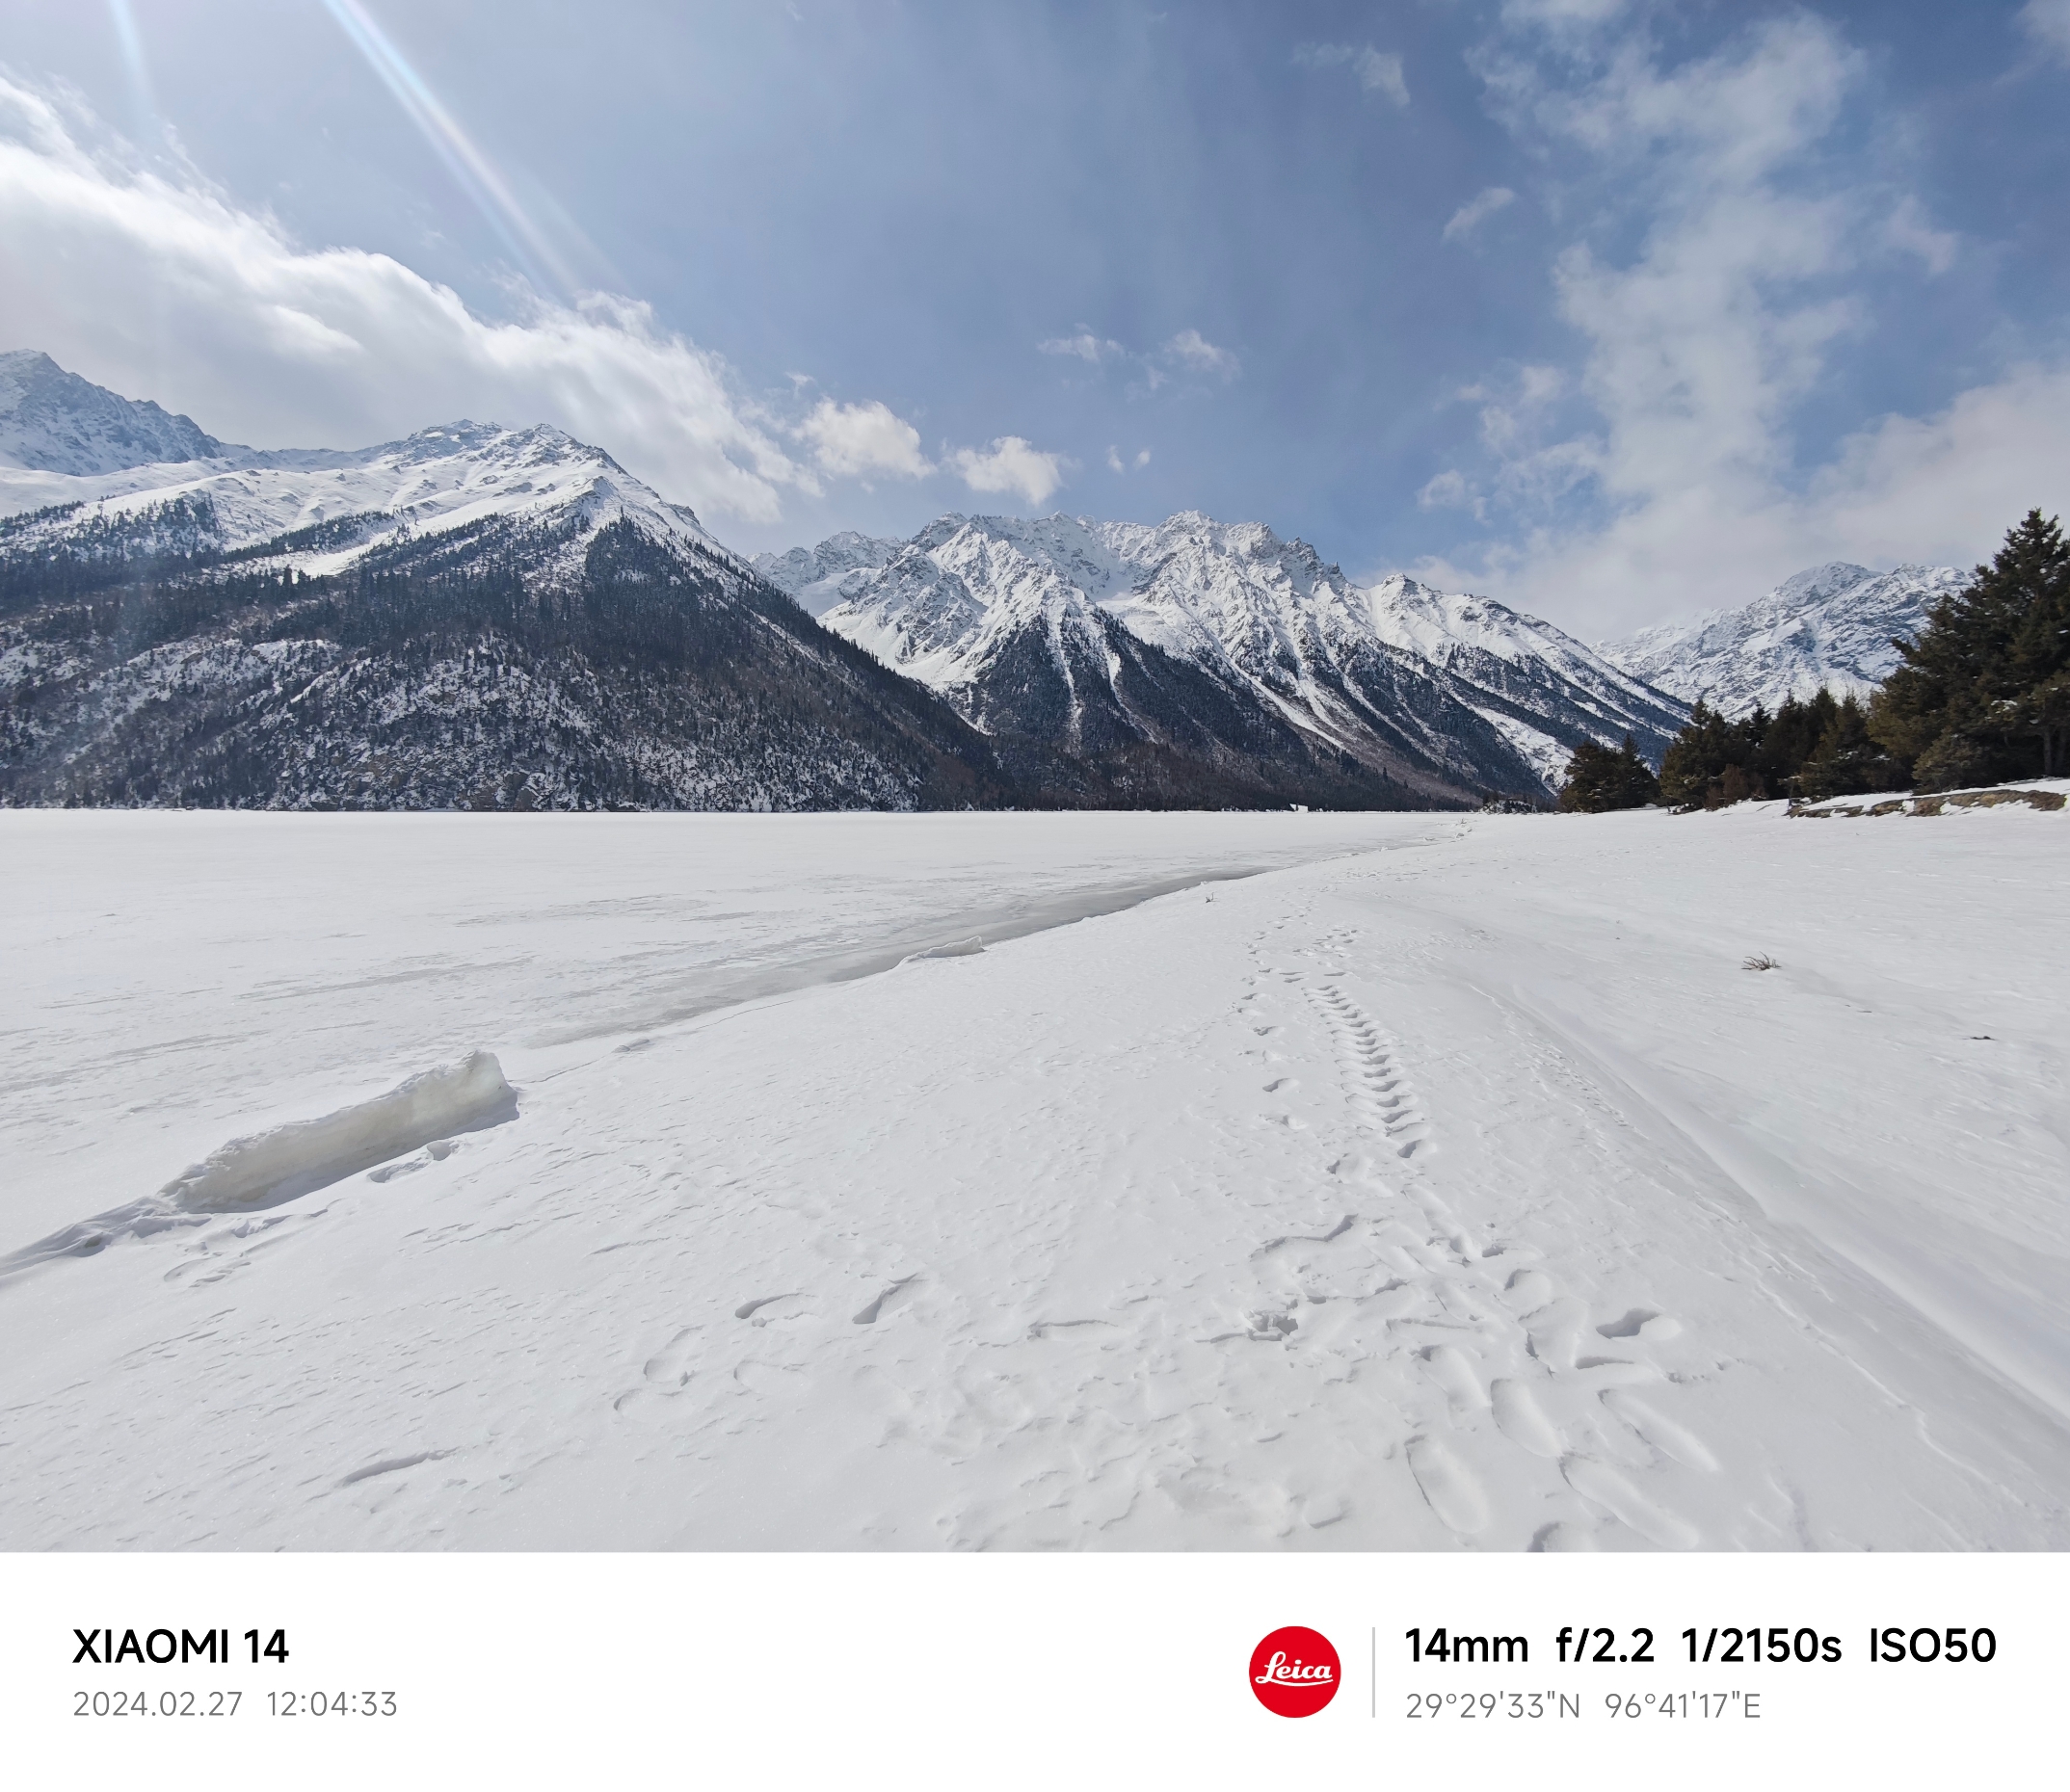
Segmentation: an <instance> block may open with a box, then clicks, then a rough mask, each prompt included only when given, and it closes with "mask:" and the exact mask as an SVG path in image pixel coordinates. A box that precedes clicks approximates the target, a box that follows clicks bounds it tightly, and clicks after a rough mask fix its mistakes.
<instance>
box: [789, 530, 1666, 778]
mask: <svg viewBox="0 0 2070 1792" xmlns="http://www.w3.org/2000/svg"><path fill="white" fill-rule="evenodd" d="M842 589H843V590H844V591H845V592H846V593H848V594H847V595H846V596H845V597H844V599H843V601H842V602H841V603H839V604H837V605H836V606H835V607H834V608H833V609H831V610H829V611H828V612H827V613H826V615H825V618H824V620H825V621H826V623H827V625H828V626H829V627H830V628H833V629H835V630H836V631H837V632H839V633H841V634H843V635H845V636H847V637H848V638H849V639H850V640H852V641H855V642H857V643H858V644H859V645H861V646H866V647H867V648H869V650H870V651H871V652H872V653H874V654H876V655H877V656H878V657H879V658H880V659H882V660H884V661H885V663H886V664H887V665H890V666H894V667H897V668H898V669H899V670H900V671H902V672H907V673H909V674H910V675H911V676H913V677H916V678H917V679H919V680H920V681H921V682H923V683H925V684H927V685H929V686H930V687H931V688H933V689H935V690H938V691H940V692H941V693H942V695H943V696H944V697H946V698H948V699H949V700H950V701H951V702H952V703H954V704H955V705H956V707H957V708H958V709H959V710H960V711H961V712H962V713H963V714H964V715H966V716H968V717H969V719H970V720H971V721H972V722H974V723H975V724H976V725H978V726H979V727H981V728H984V729H986V730H987V731H988V732H990V733H997V732H1000V731H1002V730H1006V729H1021V730H1022V731H1031V730H1047V731H1048V738H1052V739H1055V740H1056V741H1058V742H1060V743H1063V744H1067V745H1071V744H1074V743H1079V742H1083V741H1084V740H1086V738H1087V729H1088V727H1089V726H1090V727H1094V728H1098V727H1101V726H1111V725H1116V719H1117V718H1118V719H1119V720H1118V725H1121V726H1123V727H1127V726H1129V725H1131V723H1130V721H1129V718H1130V717H1131V716H1133V718H1134V723H1133V725H1142V723H1143V716H1142V713H1141V712H1140V711H1139V710H1136V709H1134V708H1133V706H1132V705H1131V704H1130V703H1129V702H1128V701H1127V700H1126V699H1125V698H1122V697H1121V696H1120V695H1119V694H1118V692H1117V688H1116V685H1115V680H1116V678H1117V677H1118V676H1119V675H1120V672H1121V669H1122V666H1123V663H1124V662H1123V660H1122V659H1120V658H1117V657H1116V654H1115V652H1114V649H1113V644H1114V642H1115V640H1116V639H1117V638H1116V637H1115V636H1114V635H1113V634H1112V633H1111V631H1110V629H1109V628H1108V624H1109V623H1110V622H1119V623H1120V624H1122V627H1123V629H1124V630H1125V632H1126V635H1127V636H1128V637H1131V638H1132V639H1133V640H1134V641H1135V642H1136V643H1138V644H1140V645H1141V646H1147V647H1148V648H1150V649H1153V650H1154V654H1155V655H1156V656H1157V659H1156V662H1155V663H1156V665H1157V667H1158V669H1159V671H1158V679H1159V681H1160V682H1161V683H1162V685H1163V686H1164V687H1165V688H1166V689H1168V690H1171V691H1173V692H1174V693H1175V694H1176V691H1177V689H1178V683H1179V673H1178V671H1177V669H1179V668H1184V669H1187V670H1188V671H1189V672H1191V673H1192V674H1194V675H1195V678H1196V680H1197V681H1198V680H1205V684H1201V683H1199V682H1196V683H1195V684H1194V685H1192V686H1190V687H1189V688H1190V689H1192V690H1195V691H1209V690H1211V691H1212V692H1213V693H1215V694H1216V698H1215V700H1216V701H1217V702H1218V703H1219V704H1220V705H1222V706H1223V708H1224V710H1225V712H1226V716H1227V715H1234V714H1235V713H1247V714H1248V716H1249V717H1250V718H1251V722H1250V724H1249V725H1250V728H1251V730H1252V736H1253V739H1254V740H1255V741H1260V742H1262V741H1267V740H1269V741H1270V742H1271V743H1272V744H1271V745H1270V746H1266V747H1262V748H1260V747H1257V746H1252V747H1250V748H1248V749H1246V750H1247V751H1266V752H1290V753H1292V754H1293V755H1294V756H1296V757H1305V758H1307V759H1309V760H1312V761H1314V762H1315V763H1319V764H1327V765H1329V766H1330V767H1332V768H1333V769H1334V771H1335V772H1336V773H1338V774H1340V775H1343V776H1349V777H1365V778H1371V779H1376V780H1379V781H1381V782H1382V783H1384V784H1385V785H1387V786H1388V787H1389V788H1391V789H1393V790H1396V791H1399V792H1404V793H1411V792H1413V793H1415V796H1416V797H1417V799H1418V800H1426V801H1438V802H1466V801H1473V800H1476V799H1478V798H1479V797H1482V796H1485V795H1489V794H1500V795H1507V796H1528V797H1533V798H1543V797H1544V796H1546V795H1547V794H1549V792H1550V789H1551V788H1552V785H1553V784H1554V783H1556V781H1557V778H1558V776H1559V774H1560V772H1561V770H1563V769H1564V766H1565V763H1566V759H1567V756H1568V754H1569V753H1570V752H1571V751H1572V748H1573V745H1574V743H1575V742H1576V741H1577V740H1579V739H1580V738H1583V737H1592V738H1598V739H1606V740H1612V741H1614V740H1617V739H1621V738H1622V736H1623V734H1624V733H1625V732H1626V731H1628V730H1629V731H1632V732H1634V733H1636V734H1637V735H1638V736H1639V738H1640V742H1641V745H1642V746H1643V747H1645V748H1646V750H1647V751H1650V752H1653V753H1655V754H1658V752H1659V750H1660V748H1661V747H1662V746H1664V745H1665V742H1666V739H1667V737H1668V736H1669V735H1671V734H1672V733H1673V731H1674V729H1675V728H1676V727H1678V726H1679V725H1681V720H1682V715H1683V712H1682V709H1681V706H1680V705H1679V704H1677V703H1675V702H1674V701H1673V699H1671V698H1662V697H1661V696H1660V695H1659V693H1656V692H1651V691H1648V690H1647V689H1646V688H1645V687H1644V686H1643V685H1642V684H1640V683H1638V681H1636V680H1634V679H1632V678H1630V677H1628V676H1626V675H1625V674H1623V673H1621V672H1618V671H1616V669H1614V668H1612V667H1609V666H1607V665H1606V664H1604V663H1603V662H1602V661H1601V660H1599V659H1598V658H1597V657H1596V656H1595V655H1593V654H1592V653H1591V652H1590V651H1589V650H1588V649H1587V648H1586V647H1583V646H1581V645H1580V644H1579V642H1575V641H1572V640H1570V639H1569V638H1568V637H1566V636H1564V635H1561V634H1560V633H1559V631H1558V630H1556V629H1552V627H1550V625H1548V624H1545V623H1542V622H1536V621H1534V620H1532V619H1529V618H1525V617H1519V616H1517V615H1516V614H1515V613H1514V612H1511V611H1507V610H1505V609H1503V608H1502V607H1501V606H1499V605H1493V604H1489V603H1488V602H1487V601H1486V600H1484V599H1478V598H1464V597H1461V598H1452V597H1446V596H1444V595H1443V594H1441V593H1434V592H1431V591H1429V590H1428V588H1426V587H1422V586H1420V585H1417V584H1416V583H1415V582H1414V581H1411V580H1403V579H1394V580H1390V581H1388V582H1386V583H1385V584H1383V585H1381V586H1379V587H1375V588H1374V589H1373V590H1371V591H1366V590H1362V589H1361V588H1360V587H1358V586H1356V585H1354V584H1353V583H1352V582H1351V581H1350V580H1348V579H1346V578H1345V577H1344V575H1343V573H1342V572H1341V571H1340V569H1339V568H1338V567H1333V566H1327V565H1325V564H1324V563H1323V562H1322V560H1321V559H1320V557H1319V556H1318V555H1317V554H1316V553H1315V551H1314V549H1313V548H1311V547H1310V546H1308V544H1307V543H1305V542H1302V541H1286V540H1281V539H1280V538H1279V537H1278V536H1277V535H1275V534H1274V533H1273V532H1272V531H1271V530H1270V529H1268V528H1265V527H1264V526H1263V525H1262V524H1258V523H1242V524H1234V525H1231V524H1223V523H1218V522H1216V521H1214V520H1213V519H1211V518H1209V517H1207V516H1203V515H1200V514H1197V513H1186V514H1181V515H1178V516H1174V517H1171V518H1169V519H1168V520H1166V521H1165V522H1163V523H1160V524H1156V525H1154V526H1145V525H1140V524H1130V523H1098V522H1091V521H1087V520H1085V519H1083V518H1073V517H1068V516H1049V517H1043V518H1038V519H1034V520H1021V519H1016V518H1006V517H976V518H967V517H963V516H955V515H951V516H944V517H942V518H941V519H940V520H938V521H937V522H935V523H933V524H931V525H929V527H928V528H926V529H924V530H922V531H921V532H920V534H919V535H917V536H916V537H915V538H914V539H913V540H912V541H910V542H908V543H906V544H905V545H904V546H903V547H902V548H901V550H900V551H899V552H898V554H897V555H895V556H894V557H893V558H891V559H890V560H889V561H888V562H887V563H886V564H885V565H884V566H883V567H880V568H877V569H875V570H868V569H859V570H851V571H849V572H848V573H846V574H845V575H844V577H843V585H842ZM1102 642H1104V643H1105V644H1106V647H1105V650H1104V651H1102V648H1101V645H1100V644H1101V643H1102ZM1102 662H1104V670H1102ZM1142 663H1143V662H1142V660H1141V656H1138V660H1137V664H1138V665H1139V666H1140V665H1141V664H1142ZM1226 716H1225V720H1224V721H1222V722H1219V723H1217V725H1216V728H1217V732H1218V735H1221V736H1223V737H1225V738H1226V736H1227V733H1228V729H1229V726H1230V723H1229V721H1228V720H1227V719H1226ZM1072 750H1073V751H1079V750H1080V749H1079V748H1078V747H1077V746H1075V745H1072ZM1396 800H1400V799H1399V798H1397V799H1396Z"/></svg>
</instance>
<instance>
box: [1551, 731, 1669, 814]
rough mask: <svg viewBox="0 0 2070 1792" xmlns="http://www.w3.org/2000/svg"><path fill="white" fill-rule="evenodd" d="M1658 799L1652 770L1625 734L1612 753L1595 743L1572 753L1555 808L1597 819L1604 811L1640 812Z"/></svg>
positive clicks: (1655, 780) (1580, 746)
mask: <svg viewBox="0 0 2070 1792" xmlns="http://www.w3.org/2000/svg"><path fill="white" fill-rule="evenodd" d="M1659 795H1660V785H1659V780H1658V779H1657V778H1656V777H1654V775H1653V768H1652V767H1651V766H1649V765H1648V764H1647V763H1646V761H1645V760H1644V759H1643V758H1641V757H1640V756H1639V750H1638V743H1637V742H1636V741H1634V740H1633V739H1632V736H1631V735H1629V734H1627V735H1626V736H1625V744H1624V745H1623V746H1622V747H1620V748H1618V749H1616V750H1615V751H1612V750H1611V749H1609V748H1607V747H1605V746H1601V745H1599V744H1598V743H1597V742H1595V741H1583V742H1581V744H1580V745H1579V747H1577V748H1576V749H1575V750H1574V757H1573V759H1571V760H1570V761H1569V762H1568V765H1567V777H1566V779H1565V781H1564V782H1562V783H1561V785H1560V787H1559V805H1560V807H1561V808H1563V809H1565V810H1568V811H1569V812H1570V813H1579V814H1584V815H1600V814H1602V813H1604V812H1605V811H1606V810H1608V809H1636V808H1644V807H1645V806H1646V804H1649V803H1653V802H1656V801H1658V800H1659Z"/></svg>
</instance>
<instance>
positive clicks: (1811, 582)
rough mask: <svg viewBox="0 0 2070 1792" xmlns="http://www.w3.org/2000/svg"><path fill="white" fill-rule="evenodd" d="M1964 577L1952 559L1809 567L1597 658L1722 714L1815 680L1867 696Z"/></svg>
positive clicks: (1771, 701) (1805, 688) (1802, 693)
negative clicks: (1900, 644)
mask: <svg viewBox="0 0 2070 1792" xmlns="http://www.w3.org/2000/svg"><path fill="white" fill-rule="evenodd" d="M1969 581H1970V575H1969V574H1968V573H1967V572H1964V571H1962V570H1961V569H1960V568H1958V567H1896V568H1894V569H1893V570H1892V571H1889V572H1871V570H1870V569H1869V568H1868V567H1857V566H1854V565H1851V564H1850V563H1848V562H1845V561H1833V562H1830V563H1829V564H1827V565H1825V566H1822V567H1810V568H1808V569H1807V570H1805V571H1803V572H1799V573H1797V574H1796V575H1795V576H1794V577H1792V578H1789V579H1785V580H1784V581H1783V583H1782V584H1780V585H1778V586H1777V587H1776V588H1775V589H1774V590H1773V591H1772V592H1769V593H1767V594H1766V595H1765V596H1762V597H1757V598H1756V599H1755V600H1754V601H1753V602H1752V603H1750V604H1745V605H1742V606H1741V607H1740V608H1739V609H1737V610H1716V611H1712V612H1711V613H1710V614H1708V615H1705V616H1700V617H1698V618H1696V619H1694V620H1693V621H1689V622H1677V623H1669V624H1665V625H1663V626H1661V627H1659V628H1648V629H1642V630H1641V631H1640V632H1639V633H1637V634H1635V635H1632V636H1631V637H1630V638H1628V639H1626V640H1623V641H1615V642H1610V643H1607V644H1606V645H1605V646H1603V647H1602V648H1601V652H1602V655H1603V657H1604V658H1605V659H1606V660H1608V661H1610V662H1611V663H1612V664H1614V665H1616V666H1618V667H1620V668H1622V669H1623V670H1624V671H1625V672H1630V673H1631V674H1632V675H1633V676H1634V677H1638V678H1643V679H1645V680H1646V681H1647V682H1648V683H1649V684H1653V685H1657V686H1659V688H1660V689H1661V690H1663V691H1669V692H1672V693H1673V694H1674V695H1675V696H1677V697H1679V698H1685V700H1687V701H1689V702H1695V701H1697V700H1698V699H1699V698H1700V699H1702V700H1703V701H1704V702H1706V703H1708V704H1710V705H1711V707H1712V708H1713V709H1716V710H1721V711H1722V712H1723V713H1724V714H1726V715H1728V716H1741V715H1744V714H1746V712H1747V711H1749V710H1751V709H1752V708H1754V707H1755V705H1756V704H1759V705H1761V706H1762V707H1764V708H1765V709H1768V710H1771V711H1772V710H1774V709H1775V708H1776V707H1777V706H1778V705H1779V704H1781V703H1782V702H1783V701H1784V700H1785V699H1786V698H1792V697H1794V698H1799V699H1802V698H1809V697H1812V696H1814V695H1816V694H1817V692H1818V690H1819V689H1820V688H1821V687H1824V688H1826V689H1830V690H1831V691H1832V692H1833V693H1834V694H1835V695H1836V696H1841V697H1844V696H1849V695H1851V696H1856V697H1862V696H1866V695H1867V694H1868V693H1869V692H1870V691H1871V690H1873V689H1874V688H1875V686H1877V685H1879V684H1881V683H1882V682H1883V680H1884V679H1885V678H1887V677H1889V676H1890V674H1891V672H1893V671H1894V670H1895V669H1896V668H1897V664H1898V654H1897V647H1896V646H1894V645H1893V642H1894V641H1896V640H1907V641H1909V640H1911V639H1912V638H1913V637H1914V636H1916V635H1917V634H1918V633H1919V631H1920V628H1921V626H1922V625H1923V624H1924V621H1925V616H1926V610H1927V607H1928V606H1929V605H1931V604H1932V603H1933V602H1935V600H1937V599H1938V598H1941V597H1943V596H1946V595H1948V594H1949V593H1952V592H1956V591H1960V590H1961V589H1962V588H1963V587H1964V586H1966V585H1967V584H1968V583H1969Z"/></svg>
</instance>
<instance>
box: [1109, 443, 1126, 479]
mask: <svg viewBox="0 0 2070 1792" xmlns="http://www.w3.org/2000/svg"><path fill="white" fill-rule="evenodd" d="M1107 471H1108V472H1110V473H1126V472H1127V471H1128V468H1127V467H1126V466H1124V465H1123V464H1122V458H1121V450H1120V449H1119V448H1117V447H1115V445H1114V444H1113V443H1112V442H1109V443H1108V444H1107Z"/></svg>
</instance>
